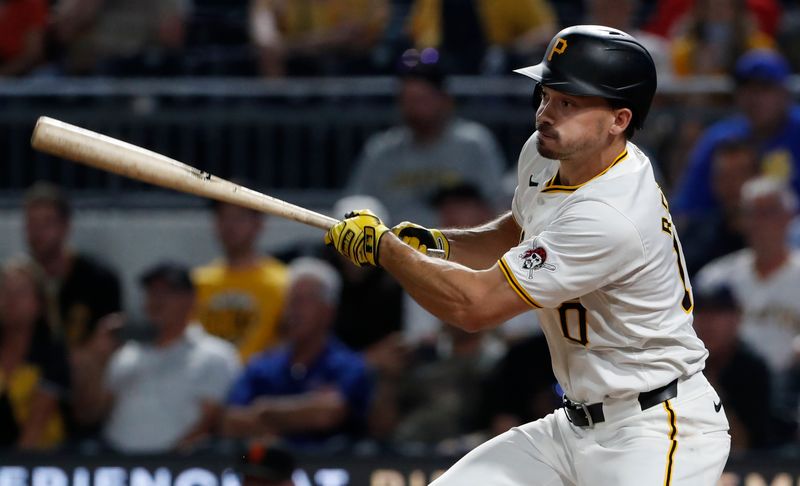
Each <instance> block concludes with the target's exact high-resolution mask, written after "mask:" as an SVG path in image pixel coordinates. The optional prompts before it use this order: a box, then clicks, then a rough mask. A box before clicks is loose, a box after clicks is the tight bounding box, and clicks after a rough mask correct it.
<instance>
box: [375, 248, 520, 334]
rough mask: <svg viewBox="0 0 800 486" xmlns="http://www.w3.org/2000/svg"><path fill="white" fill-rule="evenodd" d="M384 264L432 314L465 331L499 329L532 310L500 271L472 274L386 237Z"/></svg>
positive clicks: (491, 269) (382, 255)
mask: <svg viewBox="0 0 800 486" xmlns="http://www.w3.org/2000/svg"><path fill="white" fill-rule="evenodd" d="M380 262H381V266H382V267H383V268H385V269H386V270H387V271H389V273H391V274H392V275H393V276H394V277H395V278H396V279H397V281H398V282H400V284H401V285H402V286H403V288H404V289H405V290H406V292H408V294H409V295H411V297H413V298H414V300H416V301H417V302H418V303H419V304H420V305H421V306H422V307H424V308H425V309H426V310H427V311H428V312H430V313H431V314H433V315H435V316H436V317H438V318H439V319H441V320H442V321H444V322H447V323H449V324H453V325H455V326H457V327H459V328H461V329H464V330H467V331H479V330H482V329H489V328H492V327H495V326H497V325H499V324H500V323H502V322H504V321H506V320H508V319H510V318H511V317H513V316H515V315H517V314H520V313H522V312H524V311H525V310H528V309H527V308H526V306H525V304H524V303H523V302H522V300H521V299H519V297H517V295H516V294H514V291H513V290H512V289H511V288H510V287H509V285H508V283H507V282H506V281H505V277H503V274H502V272H501V271H500V269H499V268H497V266H496V265H495V266H492V267H490V268H487V269H484V270H474V269H471V268H468V267H466V266H464V265H462V264H460V263H457V262H453V261H445V260H439V259H435V258H430V257H428V256H425V255H423V254H421V253H420V252H417V251H415V250H414V249H412V248H410V247H409V246H407V245H405V244H403V243H402V242H401V241H400V240H399V239H398V238H396V237H395V236H394V235H388V234H387V235H385V236H384V237H383V238H382V239H381V242H380Z"/></svg>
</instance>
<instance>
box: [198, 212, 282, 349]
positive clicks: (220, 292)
mask: <svg viewBox="0 0 800 486" xmlns="http://www.w3.org/2000/svg"><path fill="white" fill-rule="evenodd" d="M263 225H264V222H263V215H261V214H260V213H258V212H256V211H253V210H251V209H246V208H242V207H239V206H234V205H232V204H226V203H215V205H214V228H215V231H216V234H217V238H218V239H219V242H220V245H221V246H222V250H223V253H224V255H223V257H222V258H219V259H217V260H215V261H213V262H211V263H209V264H208V265H205V266H203V267H200V268H197V269H195V271H194V272H193V275H192V279H193V280H194V284H195V286H196V289H197V304H196V308H195V316H196V318H197V320H199V321H200V323H202V324H203V326H204V327H205V328H206V330H207V331H208V332H209V333H211V334H214V335H216V336H219V337H221V338H223V339H227V340H228V341H230V342H232V343H233V344H234V345H236V347H237V348H238V349H239V354H240V355H241V357H242V360H243V361H246V360H247V359H248V358H250V356H252V355H253V354H255V353H258V352H260V351H263V350H264V349H266V348H269V347H271V346H273V345H274V344H276V343H277V342H278V340H279V330H278V323H279V319H280V315H281V311H282V309H283V301H284V294H285V290H286V283H287V274H286V267H285V265H284V264H283V263H282V262H280V261H278V260H277V259H275V258H272V257H269V256H263V255H260V254H259V252H258V250H257V248H256V243H257V240H258V237H259V235H260V233H261V230H262V229H263Z"/></svg>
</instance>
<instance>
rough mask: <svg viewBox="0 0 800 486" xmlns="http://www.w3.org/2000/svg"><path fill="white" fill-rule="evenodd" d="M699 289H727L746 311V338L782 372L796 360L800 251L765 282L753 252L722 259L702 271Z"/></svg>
mask: <svg viewBox="0 0 800 486" xmlns="http://www.w3.org/2000/svg"><path fill="white" fill-rule="evenodd" d="M694 284H695V286H696V287H697V289H698V290H706V289H713V288H717V287H719V286H727V287H728V288H729V289H731V292H732V293H733V295H734V297H736V300H737V301H738V302H739V305H740V306H741V309H742V327H741V330H740V333H741V336H742V339H744V340H745V341H746V342H747V343H748V344H749V345H750V346H752V347H753V348H754V349H755V350H756V351H757V352H759V353H760V354H761V356H763V357H764V358H765V359H766V360H767V363H768V364H769V365H770V368H771V369H772V370H773V371H774V372H777V373H781V372H784V371H786V370H787V369H788V368H790V367H791V366H792V364H793V362H794V360H795V353H796V352H795V350H794V349H793V341H794V340H795V339H797V337H798V336H800V298H798V289H800V251H796V250H795V251H793V252H792V253H791V254H790V255H789V258H788V259H787V261H786V263H784V265H783V267H782V268H780V269H779V270H777V271H775V272H774V273H773V274H772V275H770V276H769V277H767V278H765V279H761V278H760V277H759V276H758V274H757V273H756V271H755V268H754V263H753V252H752V250H750V249H744V250H739V251H737V252H734V253H731V254H729V255H726V256H724V257H722V258H718V259H716V260H714V261H712V262H711V263H709V264H708V265H706V266H705V267H703V268H702V269H701V270H700V272H698V274H697V277H696V278H695V282H694Z"/></svg>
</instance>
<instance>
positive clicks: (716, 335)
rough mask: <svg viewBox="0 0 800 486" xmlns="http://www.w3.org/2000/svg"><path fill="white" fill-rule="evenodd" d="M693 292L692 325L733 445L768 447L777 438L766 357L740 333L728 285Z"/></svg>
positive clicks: (737, 309)
mask: <svg viewBox="0 0 800 486" xmlns="http://www.w3.org/2000/svg"><path fill="white" fill-rule="evenodd" d="M694 297H695V304H694V305H695V307H694V327H695V330H696V331H697V335H698V337H700V339H702V340H703V343H705V345H706V347H707V348H708V352H709V355H708V359H707V360H706V367H705V369H704V370H703V372H704V373H705V375H706V376H707V377H708V381H710V382H711V384H712V385H714V389H715V390H717V392H718V393H719V396H720V398H721V399H722V400H721V406H724V407H725V414H726V415H727V417H728V421H729V422H730V426H731V450H733V451H743V450H747V449H759V448H765V447H767V446H769V445H771V443H772V440H773V437H772V435H773V434H772V427H773V423H772V413H771V411H772V402H771V397H772V396H773V393H772V382H771V376H770V372H769V368H768V367H767V363H766V362H765V361H764V358H762V357H761V356H759V355H758V354H757V353H755V352H754V351H753V350H752V348H751V347H750V346H749V345H748V343H747V342H745V341H744V340H742V339H741V338H740V337H739V323H740V320H741V313H740V306H739V304H738V303H737V299H735V298H734V297H733V295H732V294H731V292H730V290H729V289H728V288H727V287H719V288H713V287H709V288H704V289H702V290H699V291H698V292H696V293H695V294H694ZM714 406H717V404H716V403H715V404H714Z"/></svg>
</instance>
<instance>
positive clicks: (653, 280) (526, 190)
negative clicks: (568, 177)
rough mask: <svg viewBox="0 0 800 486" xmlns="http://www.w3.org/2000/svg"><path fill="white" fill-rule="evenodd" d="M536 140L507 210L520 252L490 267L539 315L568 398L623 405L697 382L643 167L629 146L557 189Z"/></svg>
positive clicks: (673, 241) (681, 295)
mask: <svg viewBox="0 0 800 486" xmlns="http://www.w3.org/2000/svg"><path fill="white" fill-rule="evenodd" d="M536 136H537V135H536V133H534V134H533V136H532V137H531V138H530V139H529V140H528V142H527V143H526V144H525V146H524V147H523V149H522V152H521V154H520V160H519V165H518V167H519V174H518V183H517V188H516V191H515V193H514V201H513V206H512V209H513V215H514V218H515V219H516V221H517V223H518V224H519V226H520V227H521V228H522V229H523V231H524V233H523V238H522V242H521V243H520V244H519V246H517V247H515V248H512V249H511V250H509V251H508V252H507V253H506V254H505V255H504V256H503V257H502V258H501V259H500V262H499V263H500V268H501V270H502V271H503V273H504V274H505V276H506V278H507V279H508V282H509V284H510V285H511V287H512V288H513V289H514V291H515V292H517V294H519V296H520V297H521V298H522V299H523V300H525V301H526V302H527V303H528V304H529V305H531V306H532V307H534V308H536V309H538V313H539V319H540V323H541V326H542V329H543V331H544V333H545V335H546V337H547V341H548V344H549V347H550V352H551V355H552V360H553V371H554V372H555V375H556V378H557V379H558V381H559V383H560V384H561V386H562V387H563V388H564V391H565V392H566V394H567V396H568V397H570V398H571V399H572V400H576V401H581V402H588V403H591V402H598V401H602V400H603V399H604V398H606V397H610V398H630V397H635V396H636V395H637V394H638V393H640V392H644V391H649V390H652V389H654V388H658V387H660V386H663V385H665V384H667V383H669V382H671V381H672V380H674V379H675V378H678V377H680V376H690V375H693V374H694V373H696V372H698V371H700V370H702V369H703V367H704V363H705V359H706V356H707V355H708V351H706V349H705V347H704V346H703V343H702V342H701V341H700V339H699V338H698V337H697V335H696V334H695V332H694V329H693V328H692V314H691V312H692V294H691V286H690V284H689V281H688V277H687V276H686V272H685V263H684V262H683V255H682V252H681V248H680V242H679V240H678V236H677V234H676V232H675V229H674V227H673V225H672V219H671V216H670V214H669V208H668V205H667V202H666V199H665V198H664V196H663V194H662V192H661V189H660V188H659V187H658V184H656V181H655V178H654V176H653V170H652V167H651V165H650V161H649V160H648V159H647V157H646V156H645V155H644V154H643V153H642V152H641V151H640V150H639V149H638V147H636V146H635V145H634V144H632V143H630V142H629V143H628V144H627V147H626V150H624V151H623V152H622V153H621V154H619V156H618V157H617V158H616V160H615V161H614V162H613V163H612V164H611V166H609V168H607V169H606V170H604V171H603V172H602V173H600V174H598V175H597V176H596V177H594V178H593V179H591V180H589V181H587V182H586V183H584V184H581V185H578V186H565V185H561V184H560V183H559V178H558V167H559V163H558V161H555V160H551V159H546V158H544V157H542V156H541V155H539V153H538V151H537V150H536Z"/></svg>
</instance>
